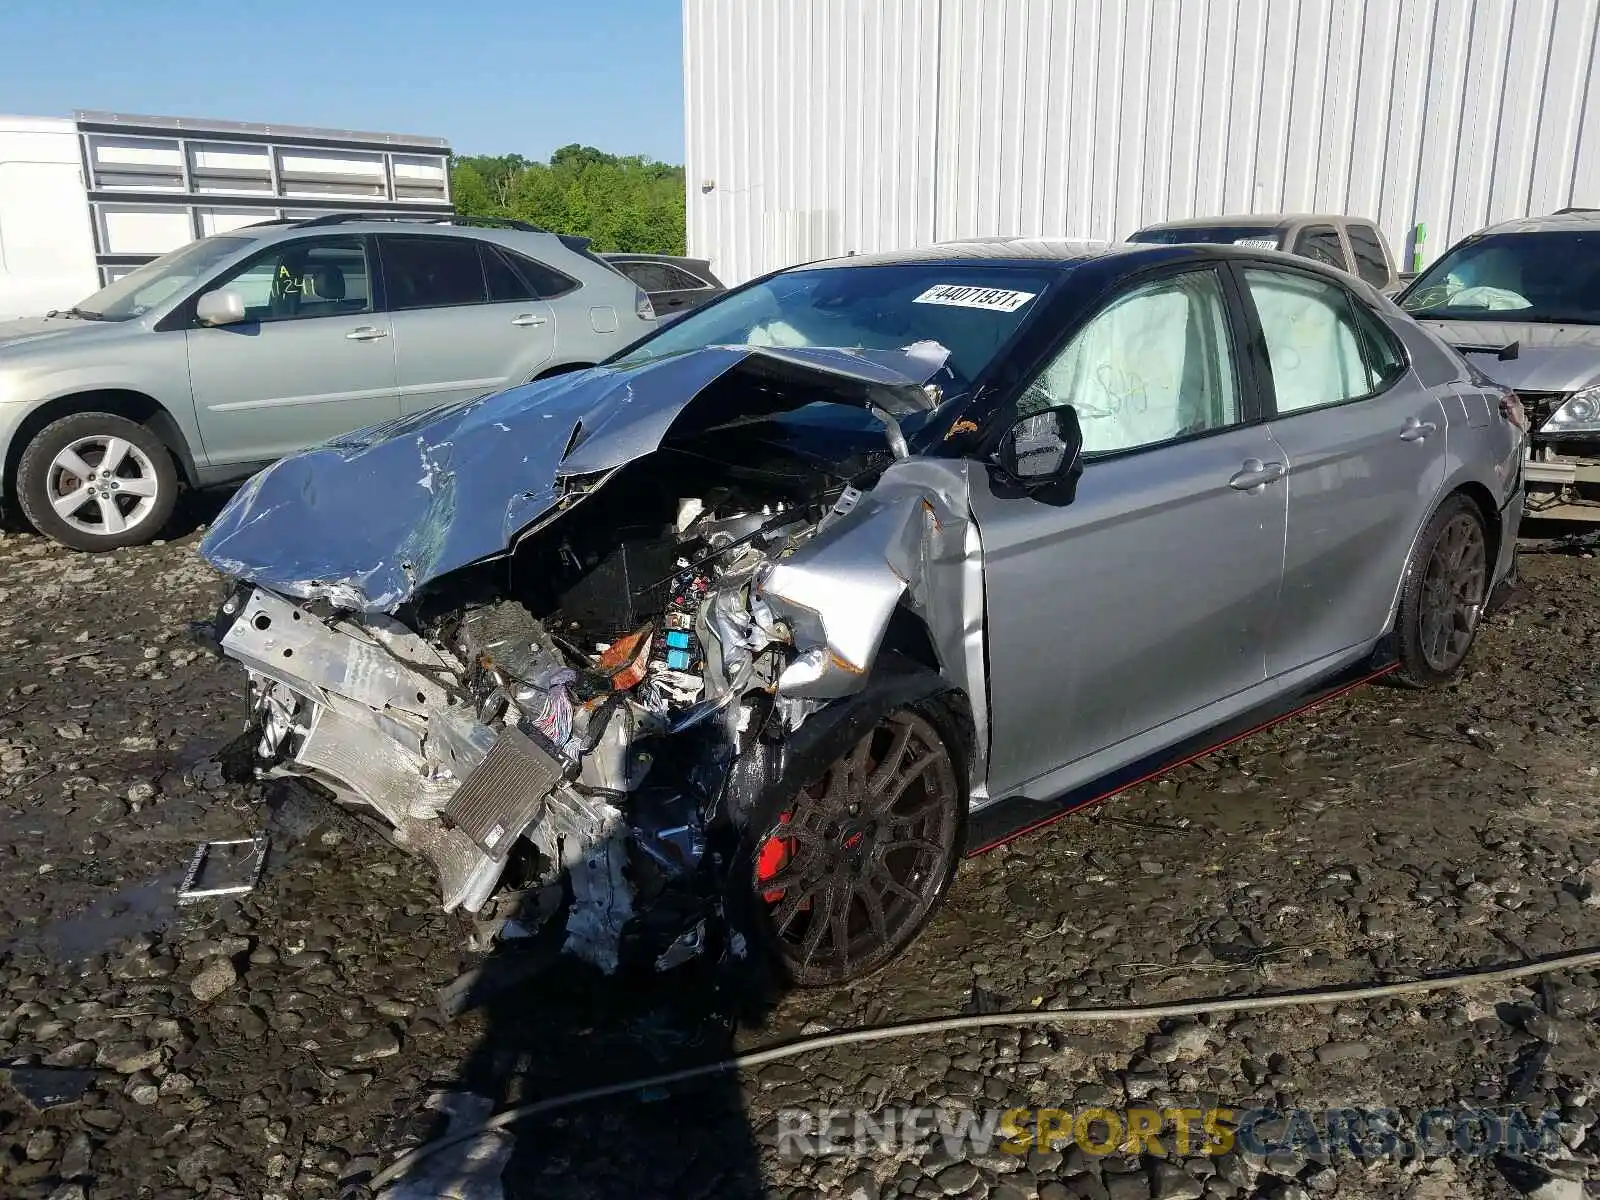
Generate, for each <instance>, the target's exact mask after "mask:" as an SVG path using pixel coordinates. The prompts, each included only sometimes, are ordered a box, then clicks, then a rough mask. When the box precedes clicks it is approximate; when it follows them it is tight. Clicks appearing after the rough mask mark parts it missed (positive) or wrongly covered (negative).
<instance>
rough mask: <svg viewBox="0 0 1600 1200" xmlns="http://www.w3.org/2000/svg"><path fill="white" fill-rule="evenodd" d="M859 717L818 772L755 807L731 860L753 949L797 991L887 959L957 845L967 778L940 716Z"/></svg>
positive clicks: (931, 901)
mask: <svg viewBox="0 0 1600 1200" xmlns="http://www.w3.org/2000/svg"><path fill="white" fill-rule="evenodd" d="M859 717H860V719H857V720H851V721H849V722H846V723H845V726H844V728H845V729H846V730H848V733H847V735H846V736H845V738H844V739H843V740H842V741H841V742H839V743H836V745H835V746H834V747H833V748H832V749H833V751H834V753H833V755H832V758H831V761H830V762H829V763H828V765H827V766H826V767H825V768H824V769H823V770H821V771H820V772H817V773H814V777H812V778H809V779H806V780H804V781H803V782H802V783H801V784H800V786H794V784H793V783H790V784H787V785H786V784H784V783H782V782H779V783H778V784H777V785H775V786H774V787H773V788H771V789H770V790H769V792H768V793H767V794H766V795H765V796H763V797H761V798H760V799H759V800H758V802H757V803H756V805H755V811H754V812H753V813H752V819H751V821H750V822H749V824H748V826H747V832H746V836H745V838H744V840H743V841H744V845H743V852H742V853H741V855H740V856H739V861H740V863H741V868H740V869H741V874H742V876H743V881H744V884H745V886H746V887H748V888H749V889H750V892H751V893H752V895H753V899H754V905H753V907H754V925H755V932H756V935H757V938H758V940H759V941H760V942H761V943H763V944H764V947H765V949H766V950H767V951H768V953H769V954H770V956H771V957H772V959H773V961H774V963H775V965H776V966H777V968H778V970H779V971H780V973H781V974H782V975H783V976H784V978H785V979H786V980H787V981H788V982H790V983H793V984H795V985H797V986H800V987H823V986H832V985H837V984H843V983H848V982H852V981H854V980H857V979H861V978H863V977H865V976H867V975H870V974H872V973H873V972H875V971H877V970H879V969H881V968H882V967H884V966H886V965H888V964H889V963H890V962H891V961H893V960H894V959H895V958H897V957H898V956H899V955H900V954H901V953H902V952H903V951H904V950H905V949H906V948H907V947H908V946H909V945H910V944H911V943H912V941H914V940H915V939H916V937H917V935H918V934H919V933H921V931H922V929H923V927H924V926H925V925H926V924H927V922H928V920H929V918H931V917H932V916H933V913H934V911H935V910H936V909H937V908H938V906H939V904H940V902H941V901H942V900H943V899H944V894H945V892H946V891H947V890H948V889H949V886H950V882H951V880H952V879H953V878H954V876H955V870H956V865H957V862H958V861H959V858H960V852H961V846H962V841H963V838H964V836H965V833H966V778H967V766H966V761H965V754H964V752H963V742H962V740H961V738H960V736H959V733H958V726H957V724H956V722H955V720H954V719H953V717H952V714H951V711H950V709H949V707H948V705H947V704H945V703H944V702H943V701H942V700H941V699H939V698H938V697H934V698H931V699H929V700H926V701H913V702H909V703H900V704H896V705H888V704H885V705H879V706H877V707H876V709H875V710H869V711H866V712H863V713H861V714H859Z"/></svg>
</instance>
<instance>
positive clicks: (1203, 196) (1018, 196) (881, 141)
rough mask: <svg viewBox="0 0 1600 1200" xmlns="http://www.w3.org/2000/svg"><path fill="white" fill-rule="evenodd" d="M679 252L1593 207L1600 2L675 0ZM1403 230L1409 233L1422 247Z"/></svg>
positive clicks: (725, 259) (842, 249) (1393, 241)
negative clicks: (1161, 224) (1310, 217)
mask: <svg viewBox="0 0 1600 1200" xmlns="http://www.w3.org/2000/svg"><path fill="white" fill-rule="evenodd" d="M683 20H684V83H685V96H686V106H687V107H686V121H685V143H686V144H685V153H686V164H687V166H686V170H687V176H688V186H689V211H688V219H689V229H688V233H689V253H690V254H693V255H695V256H696V257H699V258H709V259H710V260H711V261H712V264H713V267H714V268H715V270H716V272H717V274H718V275H719V276H721V277H722V278H723V279H725V280H727V281H728V282H729V283H733V282H737V281H740V280H744V279H748V278H749V277H751V276H752V275H757V274H760V273H761V272H764V271H767V270H770V269H772V268H774V267H779V266H783V265H786V264H788V263H793V262H797V261H802V260H806V259H811V258H818V257H822V256H825V255H832V254H845V253H848V252H849V251H851V250H856V251H862V252H865V251H870V250H880V249H890V248H895V247H901V246H914V245H925V244H927V243H930V242H939V241H948V240H951V239H955V238H964V237H971V236H975V235H1002V234H1010V235H1019V234H1020V235H1034V236H1036V235H1047V236H1059V237H1074V238H1097V239H1117V238H1124V237H1126V236H1127V235H1128V234H1130V233H1132V232H1133V231H1134V230H1136V229H1138V228H1139V227H1141V226H1142V225H1145V224H1149V223H1152V222H1155V221H1165V220H1172V219H1175V218H1180V217H1192V216H1212V215H1216V214H1220V213H1250V212H1342V213H1349V214H1351V215H1355V216H1364V217H1371V218H1374V219H1376V220H1377V221H1378V223H1379V225H1380V226H1381V227H1382V229H1383V231H1384V233H1385V234H1386V235H1387V237H1388V239H1389V243H1390V245H1391V246H1393V247H1394V248H1395V250H1396V252H1397V253H1398V254H1399V255H1400V256H1401V257H1402V260H1403V266H1404V267H1406V268H1407V269H1410V268H1411V267H1412V265H1413V256H1414V254H1420V257H1421V258H1422V259H1423V260H1424V261H1426V260H1429V259H1432V258H1434V257H1437V256H1438V255H1439V254H1440V253H1442V252H1443V251H1444V250H1445V249H1446V247H1448V246H1449V244H1450V243H1451V242H1452V241H1454V240H1455V239H1457V238H1459V237H1461V236H1463V235H1465V234H1467V233H1470V232H1472V231H1473V230H1475V229H1478V228H1480V227H1482V226H1483V225H1486V224H1488V223H1489V222H1491V221H1498V220H1502V219H1505V218H1508V217H1516V216H1525V215H1529V214H1537V213H1549V212H1553V211H1555V210H1557V209H1560V208H1564V207H1567V206H1570V205H1577V206H1583V205H1588V206H1600V36H1597V28H1600V0H805V2H804V3H793V2H791V0H684V6H683ZM1418 226H1422V227H1425V231H1426V238H1425V240H1422V241H1421V245H1418V242H1419V239H1418V238H1417V236H1416V232H1417V228H1418Z"/></svg>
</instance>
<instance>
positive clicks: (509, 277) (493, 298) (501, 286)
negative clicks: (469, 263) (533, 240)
mask: <svg viewBox="0 0 1600 1200" xmlns="http://www.w3.org/2000/svg"><path fill="white" fill-rule="evenodd" d="M479 249H480V250H482V251H483V277H484V279H485V280H486V281H487V282H488V284H489V303H491V304H507V303H510V302H512V301H516V300H533V299H535V298H536V297H535V295H534V291H533V288H532V287H531V286H530V285H529V284H528V281H527V280H525V279H524V278H523V277H522V276H521V274H519V273H518V271H517V269H516V268H515V267H513V266H512V265H511V264H510V263H509V262H507V261H506V260H505V259H504V258H503V257H502V256H501V254H500V252H499V251H498V250H496V249H495V248H494V247H493V246H480V247H479Z"/></svg>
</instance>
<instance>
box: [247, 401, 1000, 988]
mask: <svg viewBox="0 0 1600 1200" xmlns="http://www.w3.org/2000/svg"><path fill="white" fill-rule="evenodd" d="M855 415H856V416H857V417H860V418H862V419H863V420H862V424H861V427H860V428H859V429H846V430H844V431H840V430H839V429H837V428H831V427H830V428H825V429H820V430H818V429H812V430H810V431H807V432H805V435H804V436H802V437H798V438H794V437H790V436H788V434H790V433H793V430H789V431H786V432H785V433H783V434H779V435H775V434H774V426H773V424H772V422H771V420H770V414H769V417H767V418H751V419H748V420H742V419H737V418H735V419H729V420H725V421H720V422H719V423H718V424H716V425H715V426H714V427H712V428H709V429H707V428H704V427H700V428H697V429H695V430H694V432H693V436H692V437H688V438H683V439H676V440H675V439H673V438H667V439H666V440H665V441H664V442H663V444H661V445H660V446H659V447H658V448H657V449H656V450H655V451H654V452H653V453H651V454H649V455H647V456H645V457H642V458H638V459H636V460H634V461H631V462H629V463H627V464H625V465H623V466H621V467H618V468H615V469H612V470H610V471H607V472H604V473H600V474H595V475H589V476H578V477H574V478H572V479H569V480H567V481H566V482H565V484H564V488H565V491H566V495H567V497H568V500H569V503H568V504H567V506H566V508H565V509H564V510H563V511H562V512H561V513H560V515H559V519H555V520H550V521H547V522H545V523H543V524H542V525H537V526H535V527H533V528H531V529H529V530H526V531H525V532H524V533H523V534H522V535H521V536H520V537H519V538H518V539H517V540H516V541H515V543H514V545H513V546H511V547H510V549H509V551H508V553H507V554H505V555H504V556H501V557H498V558H496V559H494V560H492V561H489V562H485V563H481V564H476V565H474V566H472V567H469V568H467V569H463V570H458V571H455V572H452V573H449V574H446V575H445V576H443V577H442V578H440V579H438V580H436V581H432V582H431V583H430V584H429V586H427V587H422V588H419V589H417V592H416V594H415V596H414V597H412V598H411V599H410V600H408V601H407V602H406V603H404V604H402V605H399V606H397V607H396V608H395V609H394V610H393V611H392V612H372V611H367V612H358V611H354V610H352V609H351V608H350V607H347V606H344V605H341V604H340V603H339V597H338V595H336V594H328V593H326V592H324V593H320V594H313V595H311V596H309V597H306V596H298V597H297V596H292V595H286V594H283V593H282V592H281V591H279V590H276V589H274V588H273V587H270V586H267V585H264V584H260V583H241V584H240V585H239V586H238V587H237V589H236V590H235V591H234V592H233V593H232V594H231V595H230V596H229V597H228V599H227V600H226V602H225V603H224V605H223V608H222V611H221V613H220V614H219V617H218V620H217V624H216V634H217V638H218V641H219V643H220V645H221V648H222V649H223V651H224V652H225V653H226V654H227V655H228V656H230V657H232V658H234V659H236V660H238V661H239V662H240V663H241V664H242V665H243V666H244V667H245V668H246V669H247V671H248V673H249V678H250V686H251V691H252V697H253V707H254V711H255V719H256V727H255V729H254V730H253V731H252V736H253V737H254V738H255V739H256V745H255V749H256V753H257V756H258V760H259V764H260V769H261V771H262V772H263V773H264V774H267V775H269V776H271V775H289V776H298V777H301V778H303V779H308V780H310V781H313V782H314V783H316V784H317V785H319V786H320V787H322V788H324V789H326V790H327V791H329V792H331V793H332V794H333V796H334V797H335V798H336V799H337V800H339V801H340V802H341V803H344V804H346V805H350V806H356V807H364V808H367V809H370V810H372V811H374V812H376V813H377V814H378V815H380V816H381V817H382V818H383V824H384V825H385V826H386V827H387V829H388V830H389V831H390V834H391V836H392V838H393V840H394V841H395V842H396V843H397V844H398V845H400V846H401V847H403V848H405V849H407V850H409V851H411V852H413V853H415V854H417V855H420V856H421V857H423V858H425V859H427V860H428V861H429V862H431V863H432V865H433V867H434V869H435V871H436V873H437V876H438V879H439V886H440V893H441V901H442V903H443V906H444V907H445V908H446V909H447V910H454V909H461V910H465V911H467V912H478V911H479V910H481V909H482V908H483V906H484V905H485V904H486V902H488V900H489V899H490V897H491V895H492V894H493V893H494V892H495V890H496V888H497V886H498V885H500V884H501V882H502V879H503V877H505V876H506V875H507V873H508V869H509V868H510V867H511V864H512V863H513V862H515V863H516V864H517V869H516V872H515V874H516V875H517V876H518V877H519V879H520V880H521V881H522V883H523V885H525V886H527V885H531V886H541V885H543V886H549V885H552V884H555V883H557V882H561V881H565V882H566V885H567V886H568V888H569V897H568V903H567V904H566V907H565V911H566V917H565V922H566V925H565V929H566V934H565V949H566V950H567V951H569V952H571V953H572V954H575V955H577V956H578V957H580V958H583V959H585V960H587V961H589V962H591V963H593V964H594V965H595V966H597V967H599V968H600V969H601V970H603V971H612V970H615V969H616V968H617V967H618V966H619V964H620V963H622V962H624V961H626V962H629V963H635V964H639V963H647V964H650V965H653V966H654V967H656V968H657V969H667V968H669V967H672V966H674V965H676V964H677V963H680V962H683V961H687V960H688V959H690V958H693V957H696V956H697V955H700V954H701V953H703V952H704V951H705V950H706V948H707V946H708V945H710V944H713V943H715V944H717V945H718V946H719V947H720V948H721V952H724V953H735V954H742V953H743V952H744V948H743V937H742V935H741V934H739V933H738V932H737V930H736V929H735V928H733V927H732V926H731V925H730V924H729V923H728V922H727V920H726V917H727V914H726V913H725V912H724V911H723V902H724V898H725V896H726V895H727V893H728V888H727V886H726V883H727V877H728V874H729V872H730V871H733V870H736V869H737V864H736V863H735V858H736V856H737V854H736V846H737V843H738V831H739V829H740V827H741V822H742V820H743V819H744V817H745V815H746V812H747V810H748V808H749V806H750V805H751V803H752V801H753V799H754V798H755V797H757V796H759V795H761V793H762V791H763V789H764V788H765V787H766V786H767V783H768V781H769V779H770V777H771V776H772V775H773V774H774V772H776V771H777V770H778V769H779V767H780V764H781V763H782V762H783V759H784V756H785V755H786V754H787V753H788V752H789V750H788V747H789V743H790V741H791V739H792V738H793V735H794V734H795V732H796V731H797V730H799V729H800V728H802V727H803V726H804V725H805V723H806V722H807V721H808V720H809V719H810V718H811V717H812V716H813V715H814V714H815V713H816V712H817V711H818V710H820V709H821V708H823V707H825V706H827V705H828V704H829V703H830V702H833V701H837V700H838V699H840V698H841V697H844V696H848V695H850V694H851V693H853V692H858V691H860V690H861V688H862V687H863V686H864V684H865V682H866V678H867V672H868V669H869V668H870V666H871V664H872V661H873V659H874V657H875V656H876V654H877V652H878V650H879V648H880V647H881V646H882V644H883V643H884V640H885V638H886V636H889V633H890V627H891V625H893V624H895V613H896V611H897V610H898V609H904V610H905V611H906V612H907V613H915V614H916V619H917V620H918V621H920V622H923V627H925V628H927V629H931V630H934V631H935V635H938V634H940V633H942V635H943V636H942V637H940V639H939V640H940V641H941V642H942V643H943V653H945V654H951V655H954V656H955V657H956V659H957V660H958V663H966V662H975V663H981V647H979V646H977V645H976V643H975V642H974V643H973V644H972V645H970V646H969V645H964V641H969V640H972V639H974V638H976V637H977V636H979V635H978V633H976V632H975V631H974V627H976V626H977V625H979V624H980V623H981V595H978V596H976V597H974V596H973V595H972V594H971V593H972V589H971V588H970V587H967V588H964V587H963V586H962V584H961V582H960V580H961V578H963V577H966V578H969V579H971V578H977V577H978V574H977V572H978V566H977V548H976V541H975V535H974V531H973V530H972V529H971V526H970V522H969V521H968V520H967V514H966V506H965V503H964V498H960V497H959V491H960V485H962V484H963V482H964V476H963V475H961V473H960V467H959V466H954V467H952V466H947V465H944V464H928V463H926V462H924V461H922V460H917V459H905V458H902V457H900V454H901V453H903V449H904V447H903V442H902V443H901V444H900V445H899V446H898V447H896V442H895V436H893V435H894V434H897V433H898V431H897V430H895V429H893V421H892V420H889V421H888V422H887V424H888V425H889V426H890V427H891V436H889V437H886V436H885V430H884V428H883V426H882V425H878V424H877V422H875V421H873V420H872V419H871V418H868V417H867V414H866V413H865V412H857V413H856V414H855ZM847 424H848V423H847ZM897 473H904V474H905V475H906V476H907V477H906V478H905V479H904V480H901V481H899V482H898V483H896V482H895V481H894V480H893V478H892V477H894V476H895V475H896V474H897ZM919 475H926V476H927V478H919ZM952 482H953V483H954V484H955V485H956V487H955V488H954V489H952ZM935 564H945V568H946V571H947V573H948V574H949V579H950V582H949V583H948V584H946V585H945V587H944V588H943V589H942V590H941V591H932V590H930V589H929V586H928V584H929V581H930V576H931V575H935V574H938V573H939V571H938V569H937V568H936V567H935ZM974 606H975V607H974ZM973 611H975V612H977V613H978V614H980V616H979V617H977V618H973V617H972V616H971V612H973ZM930 653H934V651H932V649H931V648H930ZM979 669H980V670H981V667H980V668H979ZM957 673H958V674H959V673H961V668H960V667H959V666H958V668H957Z"/></svg>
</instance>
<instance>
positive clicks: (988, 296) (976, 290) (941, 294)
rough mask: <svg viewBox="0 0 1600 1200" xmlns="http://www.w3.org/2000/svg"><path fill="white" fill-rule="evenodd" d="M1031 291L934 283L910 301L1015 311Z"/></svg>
mask: <svg viewBox="0 0 1600 1200" xmlns="http://www.w3.org/2000/svg"><path fill="white" fill-rule="evenodd" d="M1034 295H1035V293H1033V292H1013V291H1011V290H1010V289H1009V288H990V287H976V286H973V285H971V284H960V283H936V284H934V285H933V286H932V287H931V288H929V289H928V290H927V291H925V292H923V293H922V295H920V296H918V297H917V298H916V299H915V300H913V301H912V303H913V304H950V305H954V306H955V307H957V308H986V309H988V310H989V311H990V312H1016V311H1017V309H1019V308H1021V307H1022V306H1023V305H1024V304H1026V303H1027V302H1028V301H1029V300H1032V299H1033V297H1034Z"/></svg>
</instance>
